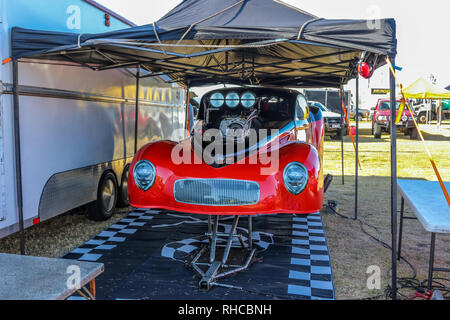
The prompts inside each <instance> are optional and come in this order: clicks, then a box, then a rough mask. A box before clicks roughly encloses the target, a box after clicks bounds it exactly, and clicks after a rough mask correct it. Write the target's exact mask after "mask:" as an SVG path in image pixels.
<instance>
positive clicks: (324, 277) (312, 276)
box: [288, 213, 335, 300]
mask: <svg viewBox="0 0 450 320" xmlns="http://www.w3.org/2000/svg"><path fill="white" fill-rule="evenodd" d="M292 222H293V224H292V256H291V268H290V272H289V285H288V294H289V295H296V296H301V297H305V298H306V299H312V300H332V299H335V295H334V285H333V273H332V269H331V261H330V255H329V253H328V245H327V241H326V237H325V231H324V229H323V224H322V218H321V216H320V213H316V214H311V215H308V216H300V215H297V216H294V217H293V218H292Z"/></svg>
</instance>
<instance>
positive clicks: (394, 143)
mask: <svg viewBox="0 0 450 320" xmlns="http://www.w3.org/2000/svg"><path fill="white" fill-rule="evenodd" d="M391 62H392V64H393V65H395V58H394V57H392V58H391ZM395 85H396V81H395V77H394V75H393V74H392V73H390V89H391V234H392V299H393V300H397V130H396V124H395V119H396V116H397V109H396V93H395Z"/></svg>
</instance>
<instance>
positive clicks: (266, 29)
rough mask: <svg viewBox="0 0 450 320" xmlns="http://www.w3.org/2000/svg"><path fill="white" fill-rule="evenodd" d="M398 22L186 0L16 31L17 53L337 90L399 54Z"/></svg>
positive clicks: (264, 1) (192, 79)
mask: <svg viewBox="0 0 450 320" xmlns="http://www.w3.org/2000/svg"><path fill="white" fill-rule="evenodd" d="M396 45H397V41H396V37H395V21H394V20H393V19H385V20H375V21H365V20H327V19H320V18H318V17H316V16H314V15H312V14H309V13H307V12H305V11H302V10H300V9H298V8H295V7H292V6H290V5H287V4H285V3H283V2H281V1H277V0H185V1H183V2H182V3H181V4H179V5H178V6H177V7H175V8H174V9H173V10H171V11H170V12H169V13H167V14H166V15H165V16H164V17H163V18H161V19H160V20H159V21H157V22H155V23H153V24H149V25H145V26H140V27H134V28H128V29H124V30H119V31H114V32H109V33H103V34H73V33H60V32H51V31H39V30H27V29H22V28H14V29H13V31H12V56H13V58H16V59H17V58H24V57H30V58H35V59H52V60H55V59H56V60H64V61H72V62H76V63H79V64H83V65H85V66H89V67H91V68H93V69H96V70H102V69H105V68H115V67H120V66H126V65H132V64H137V63H139V64H140V65H141V66H143V67H144V68H145V69H147V70H148V71H149V72H151V73H153V74H162V73H164V74H167V75H168V76H169V77H170V78H171V79H173V81H175V82H180V83H188V82H189V83H190V84H191V85H194V86H195V85H202V84H205V85H206V84H215V83H220V82H228V83H236V84H259V85H276V86H295V87H339V86H341V85H343V84H346V83H347V82H348V80H350V79H351V78H354V77H355V75H356V70H355V65H356V62H358V61H359V60H360V59H361V56H362V54H363V52H367V53H368V54H366V55H365V60H366V61H369V62H371V63H373V64H374V65H375V66H380V65H382V64H384V59H383V58H382V57H380V56H394V55H395V54H396Z"/></svg>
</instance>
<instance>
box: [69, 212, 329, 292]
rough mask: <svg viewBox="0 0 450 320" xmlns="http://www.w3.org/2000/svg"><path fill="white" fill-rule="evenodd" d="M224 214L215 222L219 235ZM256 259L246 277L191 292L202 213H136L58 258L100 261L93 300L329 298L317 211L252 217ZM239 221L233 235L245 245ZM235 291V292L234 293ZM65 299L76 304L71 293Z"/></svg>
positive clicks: (200, 241) (227, 224)
mask: <svg viewBox="0 0 450 320" xmlns="http://www.w3.org/2000/svg"><path fill="white" fill-rule="evenodd" d="M231 219H232V218H231V217H223V218H221V220H220V225H219V231H222V232H226V231H227V230H228V229H229V227H230V225H231V221H232V220H231ZM253 221H254V222H253V230H254V231H253V233H252V237H253V241H254V244H255V247H257V248H258V252H259V253H258V257H260V258H261V261H260V262H258V263H254V264H253V265H252V266H251V267H250V268H251V272H250V271H248V272H243V273H240V274H237V275H235V276H233V277H231V278H227V279H223V282H222V281H221V283H223V284H224V285H225V286H227V288H225V287H217V288H216V287H215V288H213V289H212V290H210V292H208V293H201V294H199V292H198V290H197V288H196V286H197V283H198V279H197V280H195V279H194V278H195V277H193V271H192V270H189V269H188V268H186V267H185V265H184V263H185V262H186V257H187V256H189V255H191V254H192V253H193V252H195V251H196V250H198V249H199V248H200V247H201V246H202V245H203V244H204V243H206V242H207V239H206V238H205V236H204V232H205V231H206V228H207V219H206V217H205V216H199V215H188V214H183V213H175V212H168V211H157V210H140V209H136V210H134V211H133V212H131V213H130V214H129V215H128V216H127V217H126V218H124V219H122V220H120V221H119V222H117V223H116V224H114V225H112V226H110V227H109V228H108V229H106V230H104V231H102V232H101V233H99V234H98V235H96V236H95V237H93V238H92V239H90V240H89V241H87V242H86V243H84V244H83V245H81V246H80V247H78V248H77V249H75V250H73V251H71V252H70V253H68V254H67V255H65V256H64V258H67V259H75V260H82V261H96V262H103V263H104V264H105V273H104V274H102V275H100V277H98V278H97V295H98V298H99V299H174V300H178V299H183V300H184V299H225V298H224V297H226V299H233V300H235V299H250V300H251V299H255V300H256V299H269V300H270V299H274V298H278V299H279V298H281V299H299V300H311V299H313V300H316V299H318V300H332V299H334V298H335V293H334V285H333V275H332V268H331V261H330V256H329V253H328V246H327V242H326V237H325V232H324V229H323V224H322V219H321V216H320V214H319V213H317V214H311V215H309V216H304V215H261V216H256V217H254V218H253ZM246 227H248V225H247V224H246V218H241V221H240V223H239V227H238V232H239V233H240V234H241V235H242V238H243V240H244V241H245V242H247V241H248V229H247V228H246ZM237 289H240V290H237ZM70 299H71V300H77V299H80V297H78V296H77V295H74V296H73V297H71V298H70Z"/></svg>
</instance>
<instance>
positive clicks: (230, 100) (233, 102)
mask: <svg viewBox="0 0 450 320" xmlns="http://www.w3.org/2000/svg"><path fill="white" fill-rule="evenodd" d="M225 103H226V104H227V106H228V107H230V108H236V107H237V106H238V105H239V95H238V94H237V93H236V92H230V93H229V94H227V98H226V99H225Z"/></svg>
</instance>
